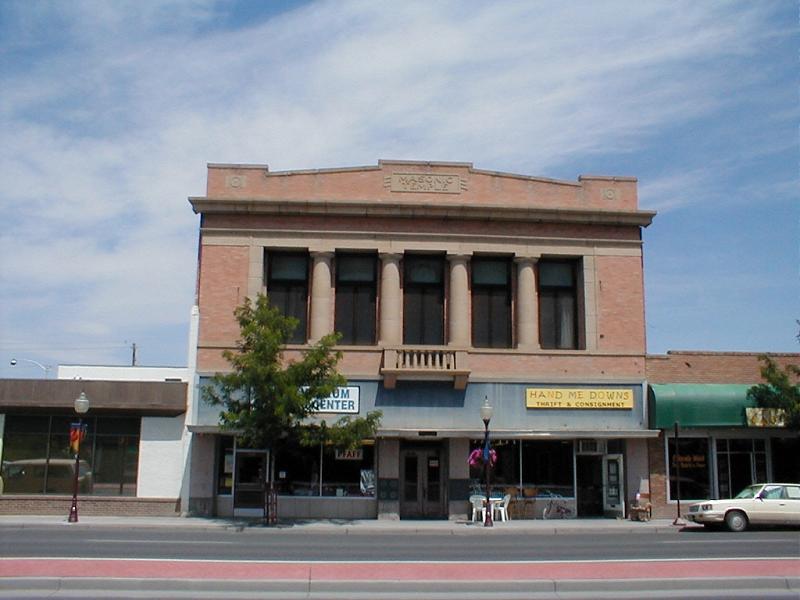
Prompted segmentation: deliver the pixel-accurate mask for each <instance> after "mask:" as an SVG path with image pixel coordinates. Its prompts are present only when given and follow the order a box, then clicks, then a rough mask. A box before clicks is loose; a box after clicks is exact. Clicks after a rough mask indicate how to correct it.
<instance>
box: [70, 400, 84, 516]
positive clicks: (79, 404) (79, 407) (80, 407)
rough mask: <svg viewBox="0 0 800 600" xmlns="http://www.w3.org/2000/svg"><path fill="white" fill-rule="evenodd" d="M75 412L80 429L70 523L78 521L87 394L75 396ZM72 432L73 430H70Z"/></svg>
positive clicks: (76, 448)
mask: <svg viewBox="0 0 800 600" xmlns="http://www.w3.org/2000/svg"><path fill="white" fill-rule="evenodd" d="M73 406H74V408H75V412H76V413H78V430H77V432H75V435H76V436H77V439H76V440H75V478H74V479H73V482H72V506H70V509H69V518H68V519H67V521H68V522H70V523H77V522H78V483H79V482H78V476H79V475H80V470H81V441H83V440H82V438H83V415H85V414H86V413H87V412H88V411H89V399H88V398H87V397H86V394H84V393H83V392H81V395H80V396H78V397H77V398H75V402H74V405H73ZM70 433H72V432H70ZM70 442H72V435H70Z"/></svg>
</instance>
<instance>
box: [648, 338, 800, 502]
mask: <svg viewBox="0 0 800 600" xmlns="http://www.w3.org/2000/svg"><path fill="white" fill-rule="evenodd" d="M758 356H759V355H758V354H754V353H744V352H668V353H667V354H666V355H653V356H648V357H647V379H648V382H649V383H650V388H651V390H650V399H651V405H652V408H651V411H650V416H651V420H652V421H651V423H652V427H653V428H654V429H659V430H661V432H662V433H661V435H660V436H659V437H658V438H657V439H651V440H649V458H650V493H651V502H652V504H653V513H654V514H655V515H656V516H662V517H666V516H675V515H676V514H677V507H676V505H677V498H678V489H677V478H678V473H677V471H678V467H680V498H681V500H687V501H688V500H702V499H705V498H730V497H732V496H733V495H735V494H736V493H738V492H739V491H740V490H741V489H742V488H744V487H745V486H747V485H750V484H751V483H764V482H766V481H777V482H796V481H800V437H798V432H797V431H791V430H788V429H786V428H785V427H779V426H776V424H775V423H770V421H769V418H766V419H765V415H763V414H761V413H759V411H757V410H756V411H755V412H754V411H753V410H752V409H754V408H755V405H754V404H753V403H752V402H751V401H749V400H748V398H747V390H748V389H750V387H752V386H753V385H756V384H759V383H764V381H763V380H762V378H761V373H760V367H761V364H762V363H760V362H759V360H758ZM769 356H770V357H771V358H772V359H773V360H774V361H775V362H776V363H778V364H779V365H780V366H781V367H785V366H786V365H787V364H795V365H797V364H800V354H773V353H769ZM676 423H678V425H679V427H678V438H677V439H678V443H677V451H676V437H675V424H676ZM676 455H677V457H679V460H678V461H677V462H676V460H675V458H676ZM683 508H685V505H684V506H682V509H683Z"/></svg>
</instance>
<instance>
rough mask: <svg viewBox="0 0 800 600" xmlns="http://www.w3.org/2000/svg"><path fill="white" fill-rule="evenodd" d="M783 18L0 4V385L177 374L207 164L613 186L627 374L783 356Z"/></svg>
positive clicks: (709, 10) (793, 274) (489, 6)
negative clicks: (148, 370)
mask: <svg viewBox="0 0 800 600" xmlns="http://www.w3.org/2000/svg"><path fill="white" fill-rule="evenodd" d="M798 29H799V28H798V9H797V5H796V3H795V2H789V1H784V2H779V1H774V2H772V1H762V2H696V1H694V0H692V1H681V0H676V1H672V2H634V1H632V0H630V1H624V2H622V1H614V0H609V1H606V2H589V1H587V2H535V1H527V2H505V1H496V2H463V1H446V0H442V1H438V2H427V1H421V2H415V1H404V2H374V1H367V0H363V1H357V0H355V1H349V0H338V1H335V2H334V1H332V2H288V1H284V2H271V3H267V2H254V1H253V2H250V1H241V2H218V1H213V0H192V1H168V0H147V1H146V2H141V1H130V2H127V1H102V0H97V1H90V2H82V1H71V2H57V1H52V2H46V1H37V0H21V1H16V0H5V1H4V2H2V3H0V90H2V91H0V135H2V139H3V144H2V145H0V181H2V185H0V209H2V213H0V214H2V217H3V225H4V226H3V227H2V228H1V229H0V376H1V377H39V376H42V375H43V371H42V370H40V369H39V368H37V367H36V366H34V365H32V364H31V363H28V362H24V360H21V361H20V363H19V364H18V365H17V366H16V367H15V368H13V369H12V368H11V367H10V366H9V361H10V360H11V358H14V357H16V358H17V359H27V360H31V361H37V362H40V363H42V364H44V365H53V366H54V365H57V364H59V363H61V364H128V363H129V361H130V357H131V349H130V346H131V344H133V343H136V344H137V357H138V362H139V364H145V365H183V364H185V362H186V345H187V336H188V318H189V311H190V308H191V305H192V301H193V294H194V283H195V275H196V252H197V230H198V218H197V216H196V215H194V214H193V213H192V211H191V208H190V206H189V204H188V202H187V197H188V196H195V195H203V194H204V190H205V176H206V163H208V162H230V163H266V164H269V166H270V169H271V170H284V169H306V168H322V167H336V166H355V165H374V164H376V163H377V161H378V159H412V160H444V161H463V162H472V163H473V164H474V165H475V166H476V167H478V168H481V169H490V170H498V171H507V172H513V173H521V174H525V175H535V176H542V177H550V178H557V179H566V180H573V181H574V180H576V178H577V177H578V176H579V175H580V174H603V175H624V176H630V175H633V176H636V177H638V178H639V186H640V187H639V191H640V196H639V202H640V207H641V208H643V209H648V210H656V211H658V216H657V217H656V219H655V221H654V223H653V224H652V225H651V226H650V227H649V228H647V229H646V230H645V232H644V240H645V281H646V299H647V306H646V311H647V326H648V331H647V335H648V350H649V351H650V352H652V353H662V352H665V351H667V350H670V349H672V350H680V349H684V350H696V349H704V350H728V351H790V352H797V351H800V345H798V342H797V340H796V339H795V335H796V333H797V325H796V323H795V320H796V319H800V302H799V299H800V262H799V260H798V259H799V258H800V245H799V243H798V239H800V235H799V234H800V231H799V229H800V219H799V218H798V217H800V214H799V213H798V202H797V201H798V193H797V192H798V164H799V163H798V157H800V154H798V123H800V120H799V119H798V117H799V116H800V110H798V90H799V89H800V88H799V87H798V72H799V71H798Z"/></svg>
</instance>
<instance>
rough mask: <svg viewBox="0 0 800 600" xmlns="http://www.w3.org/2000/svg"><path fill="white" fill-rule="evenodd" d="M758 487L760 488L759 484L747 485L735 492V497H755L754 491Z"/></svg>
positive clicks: (755, 491) (756, 490)
mask: <svg viewBox="0 0 800 600" xmlns="http://www.w3.org/2000/svg"><path fill="white" fill-rule="evenodd" d="M760 489H761V486H760V485H748V486H747V487H746V488H744V489H743V490H742V491H741V492H739V493H738V494H736V496H735V497H736V498H739V499H741V498H755V497H756V493H757V492H758V490H760Z"/></svg>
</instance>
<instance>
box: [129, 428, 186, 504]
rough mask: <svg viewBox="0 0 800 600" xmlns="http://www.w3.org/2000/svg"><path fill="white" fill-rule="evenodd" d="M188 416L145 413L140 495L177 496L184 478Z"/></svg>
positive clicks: (140, 447) (141, 496)
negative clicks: (186, 421) (184, 430)
mask: <svg viewBox="0 0 800 600" xmlns="http://www.w3.org/2000/svg"><path fill="white" fill-rule="evenodd" d="M184 416H185V415H180V416H178V417H142V430H141V441H140V444H139V474H138V485H137V494H136V495H137V496H138V497H139V498H177V497H178V496H180V491H181V480H182V478H183V459H182V456H183V449H182V439H181V438H182V435H183V424H184Z"/></svg>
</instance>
